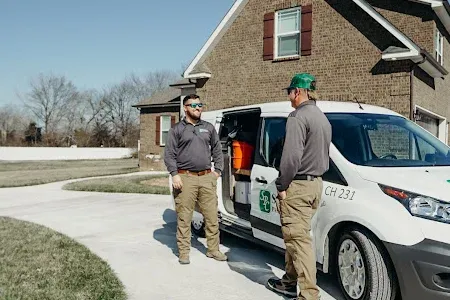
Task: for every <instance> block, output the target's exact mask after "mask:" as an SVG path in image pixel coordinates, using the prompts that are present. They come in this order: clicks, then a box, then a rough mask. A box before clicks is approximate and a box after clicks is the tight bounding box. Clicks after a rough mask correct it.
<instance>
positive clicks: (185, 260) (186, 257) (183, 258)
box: [178, 254, 191, 265]
mask: <svg viewBox="0 0 450 300" xmlns="http://www.w3.org/2000/svg"><path fill="white" fill-rule="evenodd" d="M178 262H179V263H180V264H182V265H188V264H190V263H191V262H190V260H189V254H180V256H179V258H178Z"/></svg>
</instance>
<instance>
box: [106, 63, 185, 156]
mask: <svg viewBox="0 0 450 300" xmlns="http://www.w3.org/2000/svg"><path fill="white" fill-rule="evenodd" d="M177 78H178V77H177V75H176V73H174V72H171V71H156V72H151V73H148V74H146V75H144V76H141V77H139V76H137V75H135V74H131V75H130V76H128V77H127V78H125V80H124V81H122V82H121V83H120V84H117V85H114V86H112V87H110V88H109V90H108V91H107V93H106V96H105V99H104V103H105V104H106V111H107V115H108V119H109V121H110V123H111V124H113V130H114V134H115V135H116V136H117V137H120V140H121V144H122V145H123V146H125V147H128V146H130V145H134V144H135V143H137V141H134V139H136V138H133V140H132V141H131V140H130V138H131V137H132V136H133V137H137V136H138V134H136V131H139V126H138V124H139V115H138V111H137V110H136V109H135V108H133V107H132V105H135V104H137V103H139V102H140V101H141V100H143V99H145V98H149V97H151V96H152V95H153V93H155V92H158V91H161V90H163V89H165V88H168V87H169V84H171V83H173V82H174V81H175V80H176V79H177Z"/></svg>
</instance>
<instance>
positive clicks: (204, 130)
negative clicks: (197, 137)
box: [200, 128, 209, 133]
mask: <svg viewBox="0 0 450 300" xmlns="http://www.w3.org/2000/svg"><path fill="white" fill-rule="evenodd" d="M202 132H209V131H208V129H204V128H200V133H202Z"/></svg>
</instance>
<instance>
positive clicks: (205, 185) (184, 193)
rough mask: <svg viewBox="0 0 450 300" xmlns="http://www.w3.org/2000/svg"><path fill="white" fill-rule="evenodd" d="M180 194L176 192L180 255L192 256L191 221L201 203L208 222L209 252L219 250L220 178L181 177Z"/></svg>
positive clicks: (187, 175) (206, 229)
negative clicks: (218, 195) (218, 202)
mask: <svg viewBox="0 0 450 300" xmlns="http://www.w3.org/2000/svg"><path fill="white" fill-rule="evenodd" d="M180 177H181V180H182V182H183V188H182V189H181V191H176V190H175V191H174V196H175V209H176V212H177V235H176V236H177V246H178V251H179V254H180V255H187V254H189V251H190V248H191V221H192V215H193V213H194V209H195V204H196V203H197V201H198V206H199V208H200V212H201V213H202V214H203V217H204V220H205V235H206V239H207V246H208V252H215V251H218V250H219V223H218V222H219V220H218V216H217V214H218V208H217V201H218V200H217V194H216V191H217V177H216V176H215V175H214V174H213V173H209V174H206V175H203V176H196V175H189V174H180Z"/></svg>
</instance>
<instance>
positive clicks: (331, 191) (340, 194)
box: [325, 186, 355, 200]
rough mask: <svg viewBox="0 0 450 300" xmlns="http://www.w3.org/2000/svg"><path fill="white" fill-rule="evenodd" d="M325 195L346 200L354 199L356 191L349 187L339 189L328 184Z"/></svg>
mask: <svg viewBox="0 0 450 300" xmlns="http://www.w3.org/2000/svg"><path fill="white" fill-rule="evenodd" d="M325 195H327V196H331V197H335V198H339V199H344V200H353V197H354V196H355V191H352V190H349V189H338V188H334V187H331V186H327V187H326V188H325Z"/></svg>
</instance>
